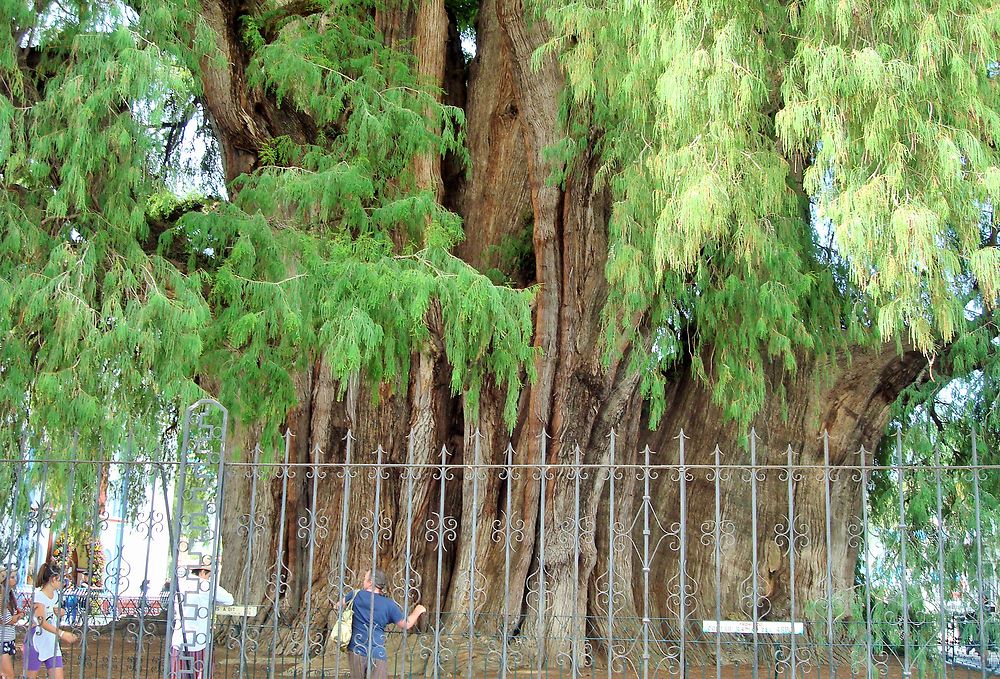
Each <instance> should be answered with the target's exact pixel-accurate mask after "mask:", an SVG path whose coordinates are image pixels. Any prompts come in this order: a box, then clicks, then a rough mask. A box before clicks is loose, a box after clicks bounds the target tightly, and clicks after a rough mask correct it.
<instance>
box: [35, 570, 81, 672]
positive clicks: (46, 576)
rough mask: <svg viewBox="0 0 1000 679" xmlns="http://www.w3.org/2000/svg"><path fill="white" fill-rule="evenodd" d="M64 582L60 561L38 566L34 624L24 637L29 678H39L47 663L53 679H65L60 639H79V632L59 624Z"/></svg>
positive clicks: (70, 642)
mask: <svg viewBox="0 0 1000 679" xmlns="http://www.w3.org/2000/svg"><path fill="white" fill-rule="evenodd" d="M62 586H63V579H62V573H61V572H60V571H59V567H58V566H57V565H55V564H52V563H47V564H44V565H43V566H42V567H41V568H40V569H38V575H36V576H35V599H34V611H33V612H32V613H33V615H32V620H31V622H32V625H31V627H29V628H28V634H27V636H26V637H25V640H24V669H25V672H26V673H27V676H28V679H37V677H38V671H39V670H41V669H42V666H43V665H44V666H45V669H46V670H48V676H49V678H50V679H63V669H62V668H63V662H62V651H61V650H60V649H59V642H60V641H65V642H66V643H67V644H73V643H76V635H75V634H73V633H72V632H66V631H64V630H61V629H59V627H58V624H57V623H58V622H59V617H61V616H62V609H60V608H58V607H57V606H56V604H57V603H58V600H59V594H58V590H59V589H60V588H61V587H62Z"/></svg>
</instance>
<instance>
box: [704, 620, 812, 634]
mask: <svg viewBox="0 0 1000 679" xmlns="http://www.w3.org/2000/svg"><path fill="white" fill-rule="evenodd" d="M701 629H702V631H703V632H705V633H706V634H753V631H754V623H753V622H752V621H750V620H702V621H701ZM804 632H805V625H804V624H802V623H801V622H784V621H780V620H758V621H757V634H803V633H804Z"/></svg>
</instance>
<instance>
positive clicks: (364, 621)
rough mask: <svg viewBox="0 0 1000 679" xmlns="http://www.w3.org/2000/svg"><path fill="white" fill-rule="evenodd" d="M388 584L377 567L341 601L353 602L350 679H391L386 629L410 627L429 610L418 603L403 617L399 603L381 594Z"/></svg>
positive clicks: (348, 648)
mask: <svg viewBox="0 0 1000 679" xmlns="http://www.w3.org/2000/svg"><path fill="white" fill-rule="evenodd" d="M387 586H388V579H387V578H386V576H385V572H383V571H381V570H379V569H377V568H376V569H374V570H371V571H368V572H367V573H365V581H364V584H362V585H361V589H360V590H358V591H356V592H349V593H348V594H347V596H346V597H344V600H343V601H342V602H341V605H346V604H349V603H351V602H353V603H354V605H353V607H352V608H353V610H354V623H353V624H352V626H351V642H350V643H349V644H348V645H347V658H348V664H349V665H350V667H351V679H388V676H389V656H388V655H387V654H386V651H385V628H386V627H388V626H389V625H395V626H397V627H399V628H400V629H404V630H405V629H410V628H411V627H413V626H414V625H416V624H417V620H419V619H420V616H421V615H423V614H424V613H426V612H427V609H426V608H424V607H423V606H419V605H418V606H417V607H416V608H414V609H413V612H412V613H410V615H409V617H406V616H404V615H403V609H401V608H400V607H399V604H397V603H396V602H395V601H393V600H392V599H390V598H389V597H387V596H385V595H384V594H383V593H382V592H383V591H385V589H386V587H387Z"/></svg>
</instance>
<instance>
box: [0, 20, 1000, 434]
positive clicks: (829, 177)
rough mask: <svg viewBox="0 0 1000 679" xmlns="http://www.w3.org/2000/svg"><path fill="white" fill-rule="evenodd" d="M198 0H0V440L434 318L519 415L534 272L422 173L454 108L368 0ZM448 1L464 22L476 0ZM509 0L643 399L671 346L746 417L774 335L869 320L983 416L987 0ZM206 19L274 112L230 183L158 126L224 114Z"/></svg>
mask: <svg viewBox="0 0 1000 679" xmlns="http://www.w3.org/2000/svg"><path fill="white" fill-rule="evenodd" d="M212 6H213V3H206V4H205V5H201V4H200V3H196V2H192V1H190V0H170V1H166V2H130V3H110V4H106V3H90V2H59V3H29V2H25V1H23V0H4V1H3V2H2V3H0V16H3V18H4V19H5V21H4V25H7V26H9V28H10V31H11V36H12V38H13V39H12V40H7V41H3V43H2V45H0V83H2V85H0V87H2V93H3V96H2V97H0V178H2V179H0V181H2V184H3V191H2V194H0V220H2V221H3V223H4V228H3V234H2V238H0V336H2V337H3V342H2V345H0V375H2V377H3V379H2V386H0V417H2V418H3V421H4V423H5V426H4V427H3V431H4V432H5V434H4V435H5V437H6V443H7V444H8V445H9V444H10V443H11V442H12V440H13V439H16V437H17V435H18V432H19V431H20V427H19V426H18V425H20V424H23V422H24V418H25V415H26V414H30V418H31V426H32V428H33V429H34V430H36V431H45V432H46V433H47V435H48V436H50V437H54V438H53V440H60V441H65V440H67V439H66V436H67V435H68V433H69V432H73V431H93V429H94V428H93V423H95V422H101V423H102V428H103V431H104V434H105V435H108V434H109V433H110V432H120V431H122V430H123V427H122V425H123V424H124V423H131V424H134V423H136V422H143V421H146V422H155V421H156V419H157V417H159V415H160V413H162V411H163V409H164V407H165V406H166V405H168V404H171V403H178V402H183V401H189V400H191V399H193V398H194V397H195V396H197V395H199V394H201V393H203V392H204V391H205V390H208V391H212V392H213V393H214V395H216V396H218V397H219V398H220V399H222V400H223V401H224V402H225V403H227V405H230V406H231V407H232V408H233V409H234V411H235V413H236V415H237V417H238V418H240V419H242V420H244V421H255V420H263V421H267V422H270V423H274V422H280V420H281V417H282V416H283V415H284V413H285V412H287V411H288V409H289V408H290V407H292V406H293V405H294V401H295V390H294V384H293V382H294V373H295V372H296V371H297V370H301V369H303V366H304V364H305V362H306V361H308V360H311V359H313V358H315V357H317V356H322V357H323V359H324V366H325V368H326V369H328V370H329V371H331V373H332V375H333V376H334V377H335V378H336V380H337V381H338V382H339V383H340V384H341V385H346V384H347V382H348V380H349V379H350V378H351V376H354V375H362V376H363V377H364V378H365V379H366V380H368V381H369V382H370V383H372V384H385V385H389V386H394V387H397V388H398V386H399V385H401V384H404V383H405V380H406V377H407V375H408V373H409V368H410V361H411V355H412V354H413V352H415V351H419V350H420V349H421V347H423V346H424V345H425V344H426V343H427V342H429V341H430V337H431V336H432V335H439V336H440V337H441V338H442V340H443V346H444V351H445V354H446V357H447V361H448V363H449V365H450V366H451V370H452V372H451V376H450V381H451V388H452V389H453V390H455V391H456V392H457V391H465V392H467V393H468V394H469V395H470V396H471V398H470V400H469V402H470V403H471V404H472V405H473V407H474V406H475V404H476V400H477V399H476V395H477V394H478V391H479V389H480V388H481V386H482V384H483V381H484V380H485V379H487V378H492V379H494V380H495V381H496V382H498V383H499V384H500V385H502V387H503V388H504V389H505V390H506V394H507V396H506V414H507V417H508V420H509V421H511V422H512V421H513V419H514V414H515V412H516V408H517V397H518V393H519V391H520V388H521V386H522V385H523V383H524V380H525V379H529V380H530V379H531V377H532V374H533V364H534V359H535V358H536V357H537V356H538V351H537V350H536V348H535V347H533V346H532V332H533V329H532V307H531V304H532V295H533V290H532V289H531V288H528V289H514V288H512V287H509V286H505V285H499V284H497V283H496V282H494V281H492V280H490V278H488V277H487V276H486V275H484V273H483V272H481V271H477V270H476V269H475V268H474V267H473V266H471V265H469V264H467V263H465V262H463V261H462V260H461V259H460V258H458V257H456V256H454V254H453V252H454V247H455V245H456V243H457V242H459V241H460V240H461V238H462V237H463V229H475V228H476V225H475V224H464V225H463V224H462V222H461V219H460V217H459V216H458V215H457V214H456V213H455V212H454V211H453V210H451V209H447V208H446V207H444V206H443V205H442V203H441V202H440V198H439V196H436V195H435V192H434V190H433V187H432V186H429V185H426V184H422V183H421V181H420V180H419V178H418V177H417V176H416V174H415V171H414V164H415V162H416V160H417V159H418V158H419V157H421V156H426V155H431V156H444V155H448V156H449V157H451V158H453V159H457V160H458V161H459V162H461V160H462V159H463V158H464V157H465V150H464V149H465V147H464V144H465V140H464V132H463V130H464V122H465V121H464V114H463V111H462V110H461V109H460V108H456V107H453V106H449V105H446V104H444V103H441V102H442V98H441V96H440V92H439V90H438V89H437V88H436V87H435V86H434V85H433V84H428V83H427V82H425V79H422V78H421V76H420V75H419V74H418V72H417V70H416V68H415V63H414V58H413V57H412V55H411V53H410V51H409V46H408V45H405V44H404V45H392V44H390V43H389V41H387V40H385V39H384V36H383V35H381V34H380V33H379V32H378V30H377V29H376V23H375V20H374V15H375V13H376V10H377V9H378V8H379V3H376V2H374V1H373V0H349V1H341V2H313V3H296V2H262V3H253V4H249V5H247V7H246V8H245V10H244V11H243V12H242V13H241V15H240V23H239V25H238V26H235V27H233V26H230V27H220V26H218V25H215V24H214V23H213V11H214V10H212ZM448 9H449V11H451V12H452V13H453V14H456V16H458V15H460V16H459V19H460V23H461V22H464V25H465V26H468V25H469V23H470V22H471V21H472V20H473V17H474V15H475V9H476V8H475V6H474V4H470V3H458V4H457V5H455V4H453V5H449V6H448ZM527 10H528V11H529V12H532V13H533V14H534V15H535V18H536V19H538V20H540V21H544V22H546V24H547V25H548V26H549V27H550V29H551V34H552V37H551V40H550V42H549V43H548V45H547V46H546V47H545V48H544V49H542V50H540V51H539V52H538V53H537V54H536V60H537V61H538V62H539V63H540V62H541V61H543V60H544V59H546V58H547V55H554V56H555V57H556V58H557V59H558V61H559V63H560V64H561V66H562V68H563V69H564V72H565V74H566V77H565V84H566V87H565V102H564V106H563V111H564V114H565V119H564V121H563V124H562V129H563V130H564V141H563V142H561V143H559V144H557V145H555V146H554V147H553V148H552V149H550V153H551V154H552V156H553V157H554V158H556V159H557V160H556V162H555V166H556V168H557V170H558V172H557V173H556V176H554V177H553V178H552V181H554V182H558V181H561V180H564V179H565V177H566V176H569V175H571V174H572V173H573V172H577V171H579V167H578V163H577V162H576V160H577V159H578V158H579V157H580V155H581V153H582V151H583V150H584V149H586V148H588V147H589V146H591V145H593V147H594V148H595V149H596V152H597V154H598V156H599V159H600V163H601V169H600V172H599V178H600V179H601V181H603V182H604V183H605V184H606V185H607V186H608V187H609V188H610V190H611V192H612V195H613V200H614V204H613V211H612V215H611V220H610V222H609V224H608V227H607V228H608V234H609V255H608V258H607V266H606V277H607V281H608V283H609V285H610V293H609V296H608V299H607V301H606V303H604V304H603V323H604V326H605V327H606V338H607V341H606V350H607V353H608V355H609V356H612V355H614V354H615V353H616V352H618V351H620V347H621V346H622V345H623V343H627V344H628V345H630V346H632V347H633V348H635V349H636V350H635V351H633V352H632V353H631V359H630V360H631V369H632V370H633V371H640V372H641V374H642V385H643V386H642V394H643V397H644V398H645V399H648V400H649V401H650V403H651V418H650V419H651V424H652V425H653V426H655V425H656V423H657V421H658V420H659V418H660V416H661V415H662V412H663V407H664V400H663V393H664V388H665V385H666V384H667V383H668V382H669V380H670V379H671V375H673V374H674V371H676V370H677V369H682V370H692V371H694V373H695V374H696V375H698V376H699V377H700V378H701V379H702V380H704V381H705V382H706V383H708V384H709V385H711V387H712V389H713V394H714V397H715V400H716V401H717V403H719V404H721V405H722V406H723V408H724V410H725V413H726V415H727V416H728V417H730V418H733V419H735V420H737V421H740V422H743V423H747V422H749V421H750V419H751V418H752V416H753V414H754V413H755V412H756V411H757V410H758V409H759V407H760V406H761V404H762V402H763V399H764V394H765V392H766V391H767V390H769V389H774V388H780V385H775V384H773V383H770V382H769V379H768V371H767V366H768V365H769V364H771V363H774V362H778V363H779V364H781V365H782V366H783V369H784V370H786V371H794V370H795V369H796V366H797V365H798V364H799V362H800V361H801V360H802V359H803V357H815V356H842V355H844V354H846V353H848V352H849V351H850V350H851V349H852V348H853V347H858V346H874V345H876V344H879V343H885V342H896V343H899V344H900V346H902V345H907V346H913V347H916V348H917V349H919V350H920V351H922V352H924V353H926V354H927V355H928V356H933V357H935V362H934V363H933V365H934V366H936V367H937V370H938V371H939V374H940V375H941V376H944V377H953V376H954V377H962V378H968V379H969V380H972V382H970V384H971V383H974V384H975V385H976V386H975V390H976V392H977V393H978V394H981V398H976V399H971V400H972V401H975V402H976V403H978V404H979V405H978V406H977V407H979V408H980V411H981V412H979V414H980V415H981V416H983V417H989V418H996V408H995V406H993V405H990V404H991V403H992V399H993V398H994V397H995V391H996V385H997V384H1000V362H998V361H997V339H996V338H997V336H998V332H997V326H996V322H995V320H994V310H995V308H996V305H997V301H998V294H1000V249H998V247H997V234H998V228H1000V227H998V222H997V217H996V214H995V212H994V211H993V206H994V205H996V203H997V201H998V200H1000V152H998V148H997V143H998V139H1000V106H998V91H997V88H998V79H997V77H996V59H997V56H998V54H1000V50H998V34H1000V9H998V8H997V6H996V5H995V3H992V2H987V1H981V0H940V1H935V2H924V1H917V0H892V1H888V2H879V3H870V2H861V1H860V0H858V1H849V2H843V1H837V2H833V1H828V0H813V1H811V2H791V3H787V2H777V1H776V0H761V1H757V2H750V3H742V4H739V5H738V6H734V5H733V4H732V3H729V2H721V1H718V2H717V1H714V0H710V1H706V2H699V3H691V2H671V1H667V0H629V1H627V2H624V3H603V2H589V1H583V2H570V1H568V0H537V2H536V3H533V4H531V5H529V7H528V8H527ZM220 30H236V31H238V32H239V46H240V49H241V50H244V51H245V55H246V63H247V67H246V68H245V69H244V70H243V72H242V73H240V74H239V75H240V76H241V77H243V78H245V79H246V83H247V85H248V87H249V88H251V89H252V90H254V91H258V92H263V93H266V94H267V95H268V96H269V97H270V99H269V101H270V102H271V103H272V105H273V106H274V107H276V110H280V111H281V112H282V113H283V114H284V115H285V119H286V121H287V122H286V123H285V124H284V125H285V127H284V129H283V130H278V131H279V132H281V133H280V134H278V133H275V131H274V130H270V131H268V134H264V132H263V131H261V130H256V129H255V128H254V125H255V123H254V121H252V120H247V121H246V128H247V129H246V141H247V142H255V141H256V142H259V143H258V144H257V145H256V147H255V148H252V149H245V150H242V151H240V150H235V151H231V152H230V154H229V155H228V156H226V155H225V154H223V155H224V156H225V157H224V161H226V162H228V163H229V166H228V168H227V171H229V172H230V173H233V172H235V174H234V176H232V177H226V179H227V183H226V186H225V190H224V191H223V193H225V195H201V196H191V195H176V186H177V185H178V182H177V172H178V163H177V162H176V161H177V154H178V151H177V147H178V143H179V142H178V140H179V139H180V138H181V137H183V136H184V135H185V134H189V133H190V132H189V129H190V124H191V121H192V119H194V118H197V117H201V118H203V119H204V120H206V121H208V122H209V123H211V121H212V120H213V116H215V117H218V116H220V115H225V112H223V111H218V110H216V111H212V110H207V109H206V107H205V98H204V93H205V88H206V86H207V85H208V86H215V84H214V81H215V80H217V79H219V78H225V77H230V74H229V73H228V72H227V71H226V70H225V68H224V67H225V65H226V61H227V60H230V58H231V55H227V54H224V53H223V52H222V51H221V48H220V47H219V45H220V44H222V43H221V41H220V40H219V38H220V35H219V31H220ZM212 131H213V126H212V125H211V124H206V125H203V126H202V132H203V134H204V135H205V136H206V138H208V139H209V142H208V144H209V148H210V149H211V148H214V147H213V146H212V144H217V143H218V140H217V139H216V140H214V141H213V140H212ZM244 152H245V153H247V154H250V155H252V156H253V157H254V159H255V160H253V161H252V162H250V163H249V164H248V165H246V166H245V167H241V166H240V165H239V162H237V160H234V159H235V158H236V156H235V155H233V154H238V153H244ZM466 170H467V171H471V172H475V171H476V168H475V167H469V165H468V163H466ZM560 175H561V176H560ZM437 318H439V319H440V322H439V323H438V322H437V321H435V320H434V319H437ZM436 323H437V325H435V324H436ZM935 378H936V379H937V378H938V376H937V375H935ZM945 381H946V380H942V379H937V381H935V382H933V383H932V386H931V387H930V389H931V391H934V390H936V389H940V388H941V386H942V385H943V384H944V383H945ZM926 393H927V392H925V393H924V395H925V396H926Z"/></svg>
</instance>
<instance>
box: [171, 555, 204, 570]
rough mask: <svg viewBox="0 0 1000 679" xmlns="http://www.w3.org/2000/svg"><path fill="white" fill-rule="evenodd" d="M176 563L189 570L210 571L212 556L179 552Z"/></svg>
mask: <svg viewBox="0 0 1000 679" xmlns="http://www.w3.org/2000/svg"><path fill="white" fill-rule="evenodd" d="M177 565H178V566H180V567H181V568H186V569H187V570H189V571H210V570H212V557H210V556H201V555H199V554H181V555H180V558H179V559H178V564H177Z"/></svg>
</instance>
